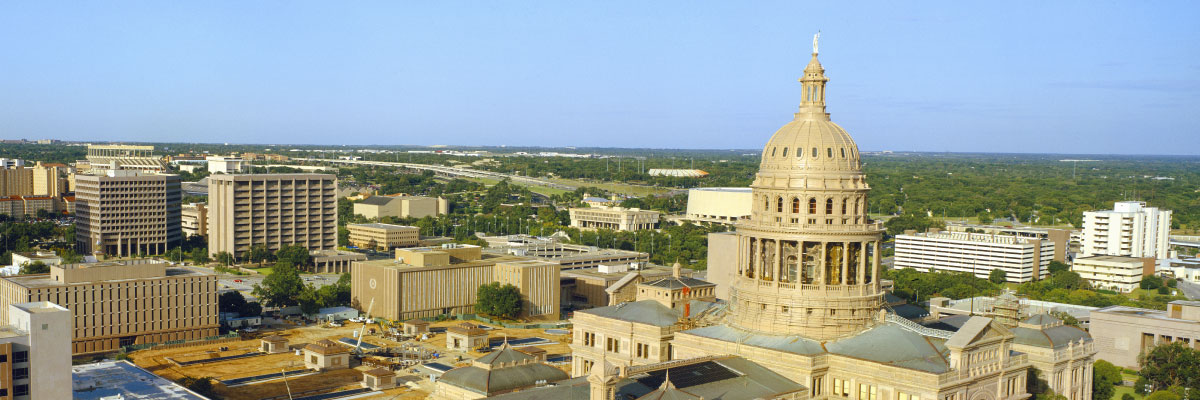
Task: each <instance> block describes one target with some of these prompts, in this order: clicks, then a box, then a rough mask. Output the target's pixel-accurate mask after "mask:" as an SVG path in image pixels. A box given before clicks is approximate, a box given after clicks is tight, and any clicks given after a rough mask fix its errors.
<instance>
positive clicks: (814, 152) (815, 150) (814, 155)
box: [813, 147, 817, 158]
mask: <svg viewBox="0 0 1200 400" xmlns="http://www.w3.org/2000/svg"><path fill="white" fill-rule="evenodd" d="M813 158H817V148H816V147H813Z"/></svg>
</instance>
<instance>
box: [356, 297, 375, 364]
mask: <svg viewBox="0 0 1200 400" xmlns="http://www.w3.org/2000/svg"><path fill="white" fill-rule="evenodd" d="M374 307H375V298H374V297H372V298H371V304H368V305H367V315H366V319H365V320H363V326H362V328H359V329H358V343H355V344H354V350H352V351H353V352H354V353H355V354H362V353H360V352H359V350H358V348H359V346H362V338H363V334H364V333H366V331H367V324H370V323H371V309H372V308H374Z"/></svg>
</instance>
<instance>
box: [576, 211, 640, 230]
mask: <svg viewBox="0 0 1200 400" xmlns="http://www.w3.org/2000/svg"><path fill="white" fill-rule="evenodd" d="M570 212H571V226H573V227H576V228H585V229H586V228H591V229H612V230H618V231H640V230H643V229H655V228H658V220H659V217H660V216H661V214H660V213H659V212H658V211H650V210H643V209H640V208H623V207H584V208H572V209H571V210H570Z"/></svg>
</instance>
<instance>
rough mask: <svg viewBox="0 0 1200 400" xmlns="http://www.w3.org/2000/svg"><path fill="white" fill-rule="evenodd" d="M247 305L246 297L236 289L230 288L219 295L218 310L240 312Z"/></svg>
mask: <svg viewBox="0 0 1200 400" xmlns="http://www.w3.org/2000/svg"><path fill="white" fill-rule="evenodd" d="M245 306H246V298H245V297H243V296H242V293H241V292H239V291H236V290H230V291H228V292H225V293H221V295H220V296H217V310H218V311H220V312H223V313H229V312H239V311H241V310H242V307H245Z"/></svg>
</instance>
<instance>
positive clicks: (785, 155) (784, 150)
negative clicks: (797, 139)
mask: <svg viewBox="0 0 1200 400" xmlns="http://www.w3.org/2000/svg"><path fill="white" fill-rule="evenodd" d="M787 149H788V148H787V147H784V148H783V158H787Z"/></svg>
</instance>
